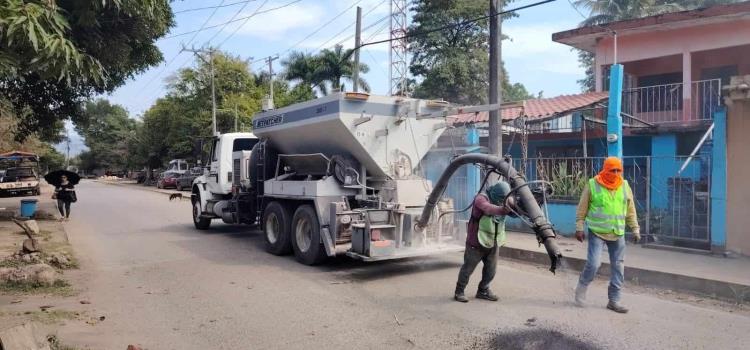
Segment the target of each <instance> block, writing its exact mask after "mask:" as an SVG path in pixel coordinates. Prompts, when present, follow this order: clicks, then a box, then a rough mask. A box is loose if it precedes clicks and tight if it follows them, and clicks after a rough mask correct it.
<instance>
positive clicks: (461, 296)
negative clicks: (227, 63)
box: [453, 288, 469, 303]
mask: <svg viewBox="0 0 750 350" xmlns="http://www.w3.org/2000/svg"><path fill="white" fill-rule="evenodd" d="M453 299H454V300H456V301H458V302H462V303H468V302H469V298H467V297H466V295H464V291H463V290H462V289H459V288H456V292H455V293H454V294H453Z"/></svg>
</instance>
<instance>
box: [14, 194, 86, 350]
mask: <svg viewBox="0 0 750 350" xmlns="http://www.w3.org/2000/svg"><path fill="white" fill-rule="evenodd" d="M50 196H51V188H44V189H43V192H42V195H40V196H35V197H28V198H35V199H37V200H38V203H37V205H38V208H37V212H38V215H35V218H38V219H37V220H31V221H20V222H21V223H22V224H23V225H24V226H26V228H27V229H24V228H22V227H21V226H19V225H18V224H16V223H14V222H13V221H11V217H12V216H16V214H17V212H18V211H17V204H18V203H20V200H21V199H26V197H11V198H8V197H5V198H0V208H4V212H5V214H7V215H3V216H2V217H0V336H2V334H3V332H4V331H8V330H9V329H11V328H14V327H18V326H21V325H23V324H29V323H34V324H35V329H37V330H38V331H39V332H40V333H42V334H41V335H42V337H46V336H47V335H54V334H55V332H56V328H57V327H59V326H60V325H63V324H66V323H67V322H81V323H84V322H87V323H92V324H93V323H95V322H98V319H97V318H96V317H94V316H89V314H88V312H87V311H86V310H85V307H86V304H85V302H86V301H85V300H81V299H80V297H79V296H78V295H79V293H80V288H81V287H80V286H79V285H80V284H81V282H82V278H81V277H80V276H81V271H80V270H79V263H78V258H77V256H76V251H75V249H74V247H73V246H71V244H70V242H69V240H68V234H67V232H66V229H65V225H66V223H65V222H62V221H58V219H57V216H58V215H56V208H55V203H54V202H53V201H52V200H51V198H50ZM29 235H31V237H32V238H33V239H34V241H35V243H34V244H33V247H32V248H34V249H32V250H37V249H38V251H30V250H29V249H28V248H29V245H28V244H29V241H30V239H29V237H28V236H29ZM24 241H26V242H27V245H26V247H24ZM82 301H83V302H84V303H83V304H82V303H81V302H82ZM15 329H18V328H15ZM57 345H59V344H57ZM57 345H55V346H57ZM53 348H55V347H54V346H53ZM57 348H59V346H58V347H57Z"/></svg>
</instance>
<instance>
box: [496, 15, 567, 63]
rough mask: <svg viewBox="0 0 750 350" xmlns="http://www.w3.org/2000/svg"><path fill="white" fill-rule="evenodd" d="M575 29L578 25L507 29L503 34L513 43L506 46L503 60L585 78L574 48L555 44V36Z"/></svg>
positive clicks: (555, 24)
mask: <svg viewBox="0 0 750 350" xmlns="http://www.w3.org/2000/svg"><path fill="white" fill-rule="evenodd" d="M575 27H576V24H575V23H574V22H553V23H545V24H525V25H524V24H519V25H505V26H503V32H504V34H506V35H508V36H509V37H510V38H511V40H506V41H504V42H503V58H504V59H505V60H506V61H511V60H523V61H524V62H526V63H527V64H529V65H534V66H535V69H538V70H541V71H546V72H553V73H560V74H581V73H582V69H581V68H580V67H578V56H577V55H576V53H575V52H574V51H571V49H570V46H567V45H563V44H558V43H556V42H554V41H552V33H555V32H559V31H563V30H567V29H570V28H575Z"/></svg>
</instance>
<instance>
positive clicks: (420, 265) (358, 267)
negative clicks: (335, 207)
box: [155, 223, 461, 282]
mask: <svg viewBox="0 0 750 350" xmlns="http://www.w3.org/2000/svg"><path fill="white" fill-rule="evenodd" d="M156 231H158V232H163V233H178V234H181V235H186V236H192V237H201V236H204V237H205V236H210V237H222V238H226V239H228V240H223V239H222V240H218V241H216V240H213V241H210V242H209V241H207V240H204V239H197V240H187V241H179V242H176V244H178V245H180V246H181V247H182V248H184V249H187V250H189V251H191V252H192V253H194V254H196V255H198V256H201V257H203V258H205V259H209V260H211V261H214V262H216V263H220V264H227V265H255V266H271V267H275V268H281V269H284V270H288V271H292V272H299V273H306V274H325V275H328V277H327V278H326V277H322V278H324V279H334V280H342V281H346V282H367V281H373V280H380V279H386V278H391V277H398V276H402V275H409V274H416V273H422V272H429V271H435V270H442V269H457V268H458V267H460V265H461V264H460V263H459V262H456V261H455V259H450V258H449V257H448V256H446V255H441V256H428V257H416V258H404V259H398V260H386V261H377V262H369V263H366V262H362V261H359V260H354V259H351V258H349V257H347V256H345V255H339V256H337V257H335V258H330V259H328V260H326V262H324V263H323V264H321V265H316V266H307V265H303V264H301V263H298V262H297V261H296V260H295V258H294V255H293V254H292V255H289V256H276V255H272V254H270V253H267V252H266V251H265V247H264V244H265V243H264V240H263V236H262V232H260V231H259V230H257V229H256V228H254V227H250V226H233V225H214V226H212V227H211V228H210V229H208V230H196V229H195V228H194V227H193V225H192V223H187V224H171V225H166V226H162V227H160V228H158V229H157V230H155V232H156ZM217 244H220V245H221V246H217ZM209 245H210V247H209ZM207 248H210V249H207Z"/></svg>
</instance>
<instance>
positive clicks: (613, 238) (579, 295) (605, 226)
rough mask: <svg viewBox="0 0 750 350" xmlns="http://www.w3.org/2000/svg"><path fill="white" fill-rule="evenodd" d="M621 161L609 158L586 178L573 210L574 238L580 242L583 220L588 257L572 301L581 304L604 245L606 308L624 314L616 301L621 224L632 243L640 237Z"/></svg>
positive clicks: (622, 241) (620, 269)
mask: <svg viewBox="0 0 750 350" xmlns="http://www.w3.org/2000/svg"><path fill="white" fill-rule="evenodd" d="M622 173H623V169H622V161H621V160H620V159H619V158H617V157H609V158H607V159H606V160H605V161H604V167H603V168H602V170H601V171H600V172H599V174H598V175H596V176H594V177H593V178H591V179H589V181H588V184H587V185H586V186H585V187H584V189H583V192H582V193H581V199H580V202H579V203H578V209H577V210H576V239H578V241H579V242H583V240H584V237H585V234H584V231H583V227H584V222H585V223H586V226H588V232H589V234H588V236H589V244H588V256H587V258H586V266H585V267H584V268H583V271H582V272H581V277H580V278H579V280H578V286H577V287H576V290H575V303H576V305H578V306H584V301H585V298H586V289H587V288H588V285H589V283H591V281H592V280H593V279H594V276H595V275H596V271H597V270H599V266H600V265H601V263H602V261H601V255H602V250H603V248H604V245H606V246H607V250H608V251H609V264H610V268H611V272H610V280H609V289H608V297H609V303H607V309H610V310H612V311H614V312H618V313H627V312H628V309H627V308H626V307H624V306H622V305H621V304H620V292H621V290H622V285H623V283H624V281H625V263H624V258H625V226H626V225H627V226H628V227H630V229H631V230H632V231H633V236H634V242H636V243H637V242H638V241H639V240H640V238H641V234H640V226H639V225H638V217H637V215H636V212H635V201H634V200H633V191H632V190H631V189H630V185H629V184H628V182H627V181H625V180H624V179H623V177H622Z"/></svg>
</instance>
